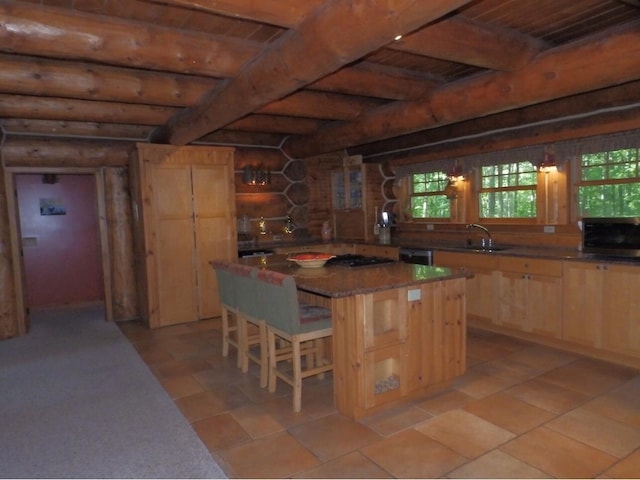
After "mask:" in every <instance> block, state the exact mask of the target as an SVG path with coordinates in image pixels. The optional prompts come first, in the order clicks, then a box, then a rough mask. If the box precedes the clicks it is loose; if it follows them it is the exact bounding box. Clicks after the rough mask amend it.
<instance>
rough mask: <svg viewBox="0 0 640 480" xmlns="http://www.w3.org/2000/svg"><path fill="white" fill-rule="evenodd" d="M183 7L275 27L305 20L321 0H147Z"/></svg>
mask: <svg viewBox="0 0 640 480" xmlns="http://www.w3.org/2000/svg"><path fill="white" fill-rule="evenodd" d="M147 1H148V2H149V3H160V4H165V5H173V6H178V7H186V8H191V9H194V10H200V11H203V12H207V13H215V14H218V15H225V16H228V17H233V18H242V19H245V20H252V21H255V22H260V23H268V24H271V25H276V26H278V27H284V28H293V27H295V26H297V25H298V24H299V23H300V22H302V20H304V19H305V18H306V17H307V15H308V14H309V12H311V11H312V10H313V9H315V8H316V7H318V6H319V5H320V4H321V3H322V0H304V1H303V2H301V1H299V0H259V1H256V0H147Z"/></svg>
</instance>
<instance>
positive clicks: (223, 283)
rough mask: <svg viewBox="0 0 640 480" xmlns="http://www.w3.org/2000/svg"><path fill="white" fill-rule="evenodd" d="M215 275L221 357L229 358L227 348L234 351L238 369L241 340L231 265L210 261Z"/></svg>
mask: <svg viewBox="0 0 640 480" xmlns="http://www.w3.org/2000/svg"><path fill="white" fill-rule="evenodd" d="M209 264H210V265H211V267H212V268H213V269H214V271H215V273H216V279H217V282H218V296H219V298H220V306H221V310H222V312H221V319H222V356H223V357H227V356H229V346H232V347H234V348H235V349H236V351H237V354H238V361H237V364H238V368H240V367H242V355H241V353H240V349H241V343H242V340H241V339H240V330H239V327H238V303H237V300H236V288H235V285H234V273H233V271H232V270H231V265H232V263H231V262H229V261H227V260H220V259H217V260H212V261H211V262H209Z"/></svg>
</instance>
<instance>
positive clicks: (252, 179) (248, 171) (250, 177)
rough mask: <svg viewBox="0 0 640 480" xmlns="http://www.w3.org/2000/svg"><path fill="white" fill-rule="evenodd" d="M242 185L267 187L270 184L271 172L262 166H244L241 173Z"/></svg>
mask: <svg viewBox="0 0 640 480" xmlns="http://www.w3.org/2000/svg"><path fill="white" fill-rule="evenodd" d="M242 183H244V184H245V185H268V184H270V183H271V170H269V169H268V168H265V166H264V165H262V164H260V165H258V166H257V167H254V166H253V165H245V167H244V168H243V171H242Z"/></svg>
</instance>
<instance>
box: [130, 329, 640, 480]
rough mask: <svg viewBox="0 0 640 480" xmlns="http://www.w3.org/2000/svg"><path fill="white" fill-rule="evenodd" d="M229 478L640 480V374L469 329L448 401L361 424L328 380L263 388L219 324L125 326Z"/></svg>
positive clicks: (426, 401) (434, 400)
mask: <svg viewBox="0 0 640 480" xmlns="http://www.w3.org/2000/svg"><path fill="white" fill-rule="evenodd" d="M120 326H121V329H122V331H123V332H124V333H125V334H126V335H127V337H128V338H129V339H130V341H131V342H132V343H133V345H134V346H135V348H136V349H137V350H138V351H139V353H140V355H141V356H142V358H143V359H144V360H145V361H146V362H147V364H148V365H149V367H150V368H151V369H152V371H153V372H154V374H155V375H156V376H157V377H158V379H159V380H160V382H161V383H162V385H163V386H164V387H165V389H166V390H167V392H169V394H170V395H171V396H172V398H173V399H174V400H175V402H176V405H177V406H178V407H179V408H180V410H181V411H182V412H183V414H184V415H185V417H186V418H187V419H188V420H189V422H191V424H192V426H193V428H194V430H195V431H196V432H197V433H198V435H199V436H200V438H201V439H202V441H203V442H204V444H205V445H206V446H207V447H208V448H209V450H210V451H211V454H212V455H213V457H214V458H215V459H216V460H217V461H218V462H219V463H220V465H221V466H222V467H223V468H224V470H225V472H226V473H227V475H228V476H229V477H231V478H248V477H251V478H287V477H290V478H408V477H412V478H596V477H598V478H638V477H640V372H638V371H636V370H632V369H628V368H623V367H619V366H614V365H610V364H607V363H604V362H600V361H595V360H591V359H587V358H583V357H580V356H577V355H573V354H569V353H566V352H562V351H558V350H554V349H551V348H547V347H542V346H538V345H535V344H531V343H527V342H523V341H521V340H516V339H512V338H509V337H506V336H502V335H497V334H493V333H487V332H481V331H470V332H469V335H468V370H467V373H466V374H465V375H464V376H462V377H459V378H458V379H456V380H455V381H454V382H453V384H452V385H451V387H450V388H449V389H447V390H445V391H443V392H440V393H438V394H435V395H431V396H428V397H425V398H421V399H419V400H417V401H414V402H412V403H409V404H406V405H403V406H401V407H396V408H393V409H389V410H386V411H384V412H382V413H379V414H376V415H373V416H370V417H367V418H364V419H362V420H360V421H357V422H356V421H352V420H350V419H348V418H346V417H344V416H342V415H340V414H338V413H337V412H336V411H335V409H334V408H333V402H332V385H331V376H330V375H329V376H328V377H327V378H325V379H324V380H317V379H315V378H309V379H307V380H305V382H304V386H303V401H302V412H300V413H298V414H295V413H293V411H292V409H291V396H290V395H291V389H290V387H289V386H287V385H285V384H284V383H282V382H280V383H279V384H278V390H277V392H276V393H275V394H269V393H268V392H267V391H266V390H265V389H262V388H260V387H259V385H258V371H257V369H254V368H252V369H250V371H249V373H248V374H247V375H243V374H242V373H241V372H240V370H238V369H237V368H236V361H235V352H233V351H232V354H231V355H230V357H229V358H223V357H222V355H221V335H220V333H221V330H220V324H219V320H216V319H214V320H208V321H202V322H198V323H194V324H188V325H179V326H174V327H167V328H163V329H159V330H155V331H149V330H147V329H146V328H145V327H143V326H142V325H141V324H139V323H135V322H129V323H124V324H121V325H120Z"/></svg>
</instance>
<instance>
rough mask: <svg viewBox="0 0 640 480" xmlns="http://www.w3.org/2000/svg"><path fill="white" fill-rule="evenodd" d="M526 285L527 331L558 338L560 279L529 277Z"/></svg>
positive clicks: (560, 296) (560, 313)
mask: <svg viewBox="0 0 640 480" xmlns="http://www.w3.org/2000/svg"><path fill="white" fill-rule="evenodd" d="M558 263H559V262H558ZM527 283H528V285H527V291H528V293H527V295H528V297H527V330H528V331H530V332H533V333H536V334H539V335H544V336H547V337H552V338H560V337H561V336H562V277H561V276H552V275H529V278H528V281H527Z"/></svg>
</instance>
